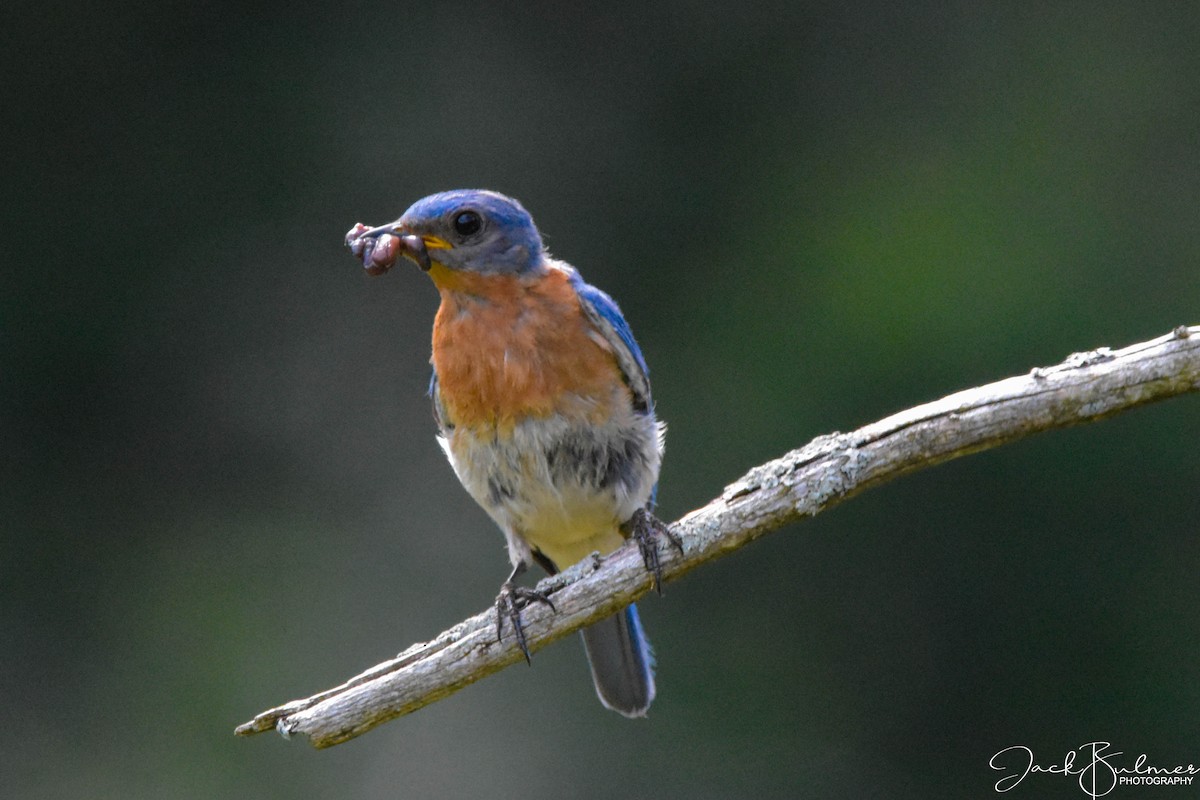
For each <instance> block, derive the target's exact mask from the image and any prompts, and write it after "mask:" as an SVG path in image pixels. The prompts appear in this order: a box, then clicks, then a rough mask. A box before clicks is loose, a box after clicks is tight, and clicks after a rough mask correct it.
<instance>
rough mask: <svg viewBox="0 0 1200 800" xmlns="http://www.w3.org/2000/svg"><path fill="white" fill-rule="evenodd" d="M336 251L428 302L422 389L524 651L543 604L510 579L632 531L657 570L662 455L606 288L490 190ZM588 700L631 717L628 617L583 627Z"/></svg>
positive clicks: (639, 363)
mask: <svg viewBox="0 0 1200 800" xmlns="http://www.w3.org/2000/svg"><path fill="white" fill-rule="evenodd" d="M346 242H347V244H348V245H349V246H350V248H351V250H352V251H353V252H354V254H355V255H356V256H358V257H359V258H361V259H362V261H363V265H364V266H365V267H366V268H367V271H368V272H370V273H371V274H380V273H382V272H385V271H386V270H387V269H388V268H389V267H391V266H392V265H393V264H394V263H395V261H396V259H397V257H398V256H400V255H403V256H406V257H407V258H409V259H410V260H412V261H414V262H416V263H417V264H418V265H419V266H420V267H421V268H422V269H423V270H425V271H426V272H428V273H429V276H430V277H431V278H432V279H433V282H434V284H435V286H436V287H437V289H438V292H439V294H440V295H441V307H440V308H439V309H438V312H437V317H436V318H435V320H434V323H433V358H432V362H433V379H432V381H431V382H430V394H431V396H432V398H433V408H434V417H435V419H436V421H437V425H438V429H439V431H440V435H439V442H440V443H441V446H442V449H443V450H445V452H446V455H447V456H448V457H449V459H450V464H451V465H452V466H453V467H454V472H455V474H456V475H457V476H458V479H459V480H460V481H461V482H462V484H463V486H464V487H465V488H466V490H467V491H468V492H469V493H470V494H471V496H472V497H473V498H475V501H476V502H478V503H479V504H480V505H481V506H483V508H484V510H486V511H487V513H488V514H489V515H490V516H491V518H492V519H493V520H495V522H496V524H497V525H499V526H500V529H501V530H503V531H504V535H505V538H506V539H507V541H508V554H509V558H510V560H511V561H512V565H513V569H512V574H511V575H509V577H508V579H507V580H506V581H505V582H504V584H503V586H502V587H501V590H500V594H499V596H498V597H497V598H496V612H497V634H498V635H500V634H501V633H502V630H503V623H504V620H505V619H506V618H507V619H509V620H510V622H511V624H512V626H513V629H514V633H515V634H516V636H517V639H518V642H519V644H520V645H521V648H522V650H523V651H525V656H526V658H528V657H529V653H528V649H527V647H526V646H525V637H524V633H523V631H522V629H521V620H520V610H521V608H523V607H525V606H526V605H528V604H529V603H530V602H533V601H540V602H545V603H549V602H550V601H549V600H548V598H546V597H545V596H544V595H542V594H540V593H538V592H536V591H535V590H532V589H528V588H523V587H520V586H518V585H516V582H515V581H516V579H517V578H518V577H519V576H520V575H521V574H522V573H523V572H525V570H526V569H528V568H529V565H530V563H531V562H537V563H538V564H539V565H541V566H542V567H543V568H545V569H546V570H547V571H548V572H550V573H554V572H557V571H559V570H561V569H563V568H565V567H568V566H570V565H572V564H574V563H576V562H578V561H580V560H581V559H584V558H587V557H588V556H589V555H590V554H591V553H593V552H595V551H599V552H600V553H609V552H611V551H613V550H615V549H617V548H618V547H620V546H621V544H622V543H623V542H624V541H625V539H626V538H629V537H631V536H632V537H635V538H636V539H637V540H638V543H639V546H640V547H641V552H642V557H643V559H644V560H645V562H646V565H647V567H648V568H650V569H651V570H653V571H654V573H655V584H656V586H657V585H658V583H659V581H660V579H661V575H660V570H659V567H658V551H657V546H656V543H655V538H654V535H655V534H656V533H663V534H665V535H667V536H668V537H669V538H670V539H671V541H673V542H674V543H675V544H676V545H678V541H677V540H676V539H675V537H674V536H673V535H671V534H670V533H669V532H668V531H667V530H666V528H665V526H663V525H662V523H660V522H658V521H657V520H655V519H654V517H653V516H652V515H651V514H650V506H651V505H652V504H653V500H654V495H655V489H656V484H657V482H658V471H659V466H660V464H661V462H662V454H663V433H664V426H663V424H662V423H660V422H659V421H658V420H657V419H656V418H655V415H654V404H653V402H652V400H651V397H650V382H649V380H648V378H647V374H646V373H647V370H646V362H645V360H644V359H643V357H642V352H641V350H640V349H639V348H638V345H637V342H635V341H634V338H633V333H632V332H631V331H630V329H629V324H628V323H627V322H626V321H625V318H624V317H623V316H621V311H620V309H618V308H617V305H616V303H615V302H613V300H612V298H611V297H609V296H608V295H607V294H605V293H604V292H602V291H601V290H599V289H597V288H596V287H594V286H590V285H589V284H587V283H585V282H584V281H583V278H581V277H580V275H579V273H578V272H577V271H576V270H575V269H574V268H573V267H571V266H570V265H569V264H566V263H564V262H562V261H558V260H556V259H554V258H552V257H551V256H550V254H549V253H548V252H547V251H546V248H545V247H544V246H543V244H542V238H541V235H540V234H539V233H538V230H537V227H536V226H535V225H534V223H533V220H532V218H530V216H529V213H528V212H526V211H525V209H524V208H523V207H522V206H521V204H520V203H518V202H517V201H516V200H514V199H512V198H510V197H506V196H504V195H502V194H498V193H496V192H489V191H476V190H459V191H452V192H443V193H441V194H435V195H431V196H430V197H426V198H424V199H423V200H419V201H417V202H416V203H414V204H413V205H412V207H410V208H409V209H408V210H407V211H405V212H404V215H403V216H401V217H400V219H398V220H396V222H394V223H392V224H390V225H384V226H382V227H378V228H367V227H366V226H365V225H362V224H358V225H355V227H354V228H353V229H352V230H351V231H350V232H349V233H348V234H347V236H346ZM583 641H584V645H585V647H586V650H587V656H588V661H589V662H590V664H591V669H592V678H593V680H594V681H595V684H596V691H597V693H598V694H599V695H600V701H601V702H602V703H603V704H604V705H605V706H606V707H608V708H611V709H613V710H614V711H618V712H620V713H621V714H624V715H626V716H629V717H639V716H644V715H645V713H646V710H647V709H648V708H649V707H650V702H651V701H652V700H653V699H654V673H653V657H652V655H651V652H650V646H649V643H648V642H647V640H646V637H645V635H644V634H643V632H642V626H641V623H640V622H639V621H638V614H637V609H636V608H635V607H634V606H633V605H630V606H629V607H627V608H626V609H625V610H623V611H621V612H618V613H617V614H615V615H613V616H611V617H608V618H607V619H604V620H601V621H600V622H597V623H595V624H593V625H592V626H590V627H588V628H586V629H585V630H584V631H583Z"/></svg>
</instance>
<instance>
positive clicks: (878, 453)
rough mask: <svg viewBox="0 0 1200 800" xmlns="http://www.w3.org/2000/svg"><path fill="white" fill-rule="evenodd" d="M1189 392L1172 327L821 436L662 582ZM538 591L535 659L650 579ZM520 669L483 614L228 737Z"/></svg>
mask: <svg viewBox="0 0 1200 800" xmlns="http://www.w3.org/2000/svg"><path fill="white" fill-rule="evenodd" d="M1197 390H1200V326H1193V327H1190V328H1189V327H1185V326H1180V327H1179V328H1176V329H1175V330H1174V331H1173V332H1172V333H1170V334H1168V335H1166V336H1162V337H1159V338H1157V339H1154V340H1152V341H1149V342H1142V343H1140V344H1135V345H1131V346H1129V347H1126V348H1124V349H1121V350H1109V349H1108V348H1100V349H1098V350H1093V351H1091V352H1086V353H1076V354H1074V355H1072V356H1070V357H1068V358H1067V359H1066V360H1065V361H1064V362H1063V363H1061V364H1058V365H1057V366H1053V367H1045V368H1037V369H1034V370H1032V371H1031V372H1030V373H1029V374H1027V375H1019V376H1016V377H1012V378H1007V379H1005V380H1002V381H997V382H996V383H991V384H988V385H986V386H980V387H977V388H974V389H967V390H966V391H962V392H958V393H956V394H952V395H949V396H948V397H944V398H942V399H941V400H937V401H934V402H932V403H926V404H925V405H921V406H917V407H916V408H912V409H909V410H907V411H902V412H900V413H898V414H893V415H892V416H890V417H888V418H886V419H883V420H880V421H879V422H875V423H873V424H871V425H867V426H865V427H863V428H859V429H858V430H856V431H853V432H851V433H833V434H829V435H827V436H821V437H818V438H817V439H814V440H813V441H812V442H810V443H809V444H807V445H805V446H804V447H802V448H800V449H799V450H794V451H792V452H790V453H788V454H787V455H785V456H783V457H782V458H779V459H776V460H775V461H771V462H769V463H766V464H763V465H761V466H759V467H755V468H754V469H752V470H750V471H749V472H748V473H746V475H744V476H743V477H742V478H740V479H739V480H737V481H736V482H735V483H733V484H731V485H729V486H727V487H726V488H725V491H724V492H723V493H722V494H721V496H720V497H718V498H716V499H715V500H713V501H712V502H711V503H709V504H708V505H706V506H704V507H703V508H700V509H697V510H695V511H692V512H691V513H689V514H687V515H686V516H684V517H683V518H682V519H680V520H678V521H677V522H675V523H673V524H672V526H671V527H672V530H673V531H674V532H675V533H676V534H678V535H679V536H680V538H681V539H682V541H683V545H684V546H683V553H680V552H679V551H678V550H676V549H675V548H673V547H671V546H668V545H666V543H664V544H663V546H662V547H661V551H662V559H663V575H664V579H665V580H671V579H674V578H678V577H679V576H680V575H682V574H683V573H685V572H688V571H689V570H692V569H694V568H696V567H698V566H700V565H701V564H703V563H705V562H707V561H711V560H712V559H715V558H718V557H720V556H722V555H724V554H726V553H729V552H731V551H733V550H736V549H738V548H739V547H742V546H744V545H746V544H748V543H749V542H751V541H753V540H754V539H757V538H758V537H760V536H762V535H764V534H766V533H769V532H771V531H773V530H776V529H778V528H780V527H782V526H784V525H786V524H788V523H790V522H794V521H796V520H799V519H801V518H803V517H811V516H814V515H816V514H817V513H819V512H821V511H823V510H825V509H827V508H831V507H833V506H835V505H837V504H838V503H840V502H841V501H843V500H845V499H846V498H848V497H851V496H853V495H855V494H857V493H858V492H861V491H863V490H864V489H867V488H870V487H872V486H876V485H878V484H881V483H884V482H886V481H889V480H892V479H893V478H896V477H898V476H900V475H903V474H905V473H908V472H912V471H914V470H917V469H922V468H925V467H929V466H932V465H934V464H938V463H940V462H942V461H946V460H948V459H951V458H956V457H958V456H962V455H967V454H969V453H974V452H977V451H979V450H984V449H987V448H990V447H995V446H997V445H1000V444H1004V443H1005V442H1010V441H1015V440H1017V439H1021V438H1023V437H1025V436H1028V435H1030V434H1033V433H1037V432H1039V431H1047V430H1053V429H1055V428H1063V427H1066V426H1068V425H1076V424H1079V423H1084V422H1094V421H1096V420H1099V419H1103V418H1105V417H1108V416H1111V415H1113V414H1117V413H1120V412H1122V411H1127V410H1129V409H1131V408H1135V407H1137V406H1140V405H1143V404H1145V403H1150V402H1153V401H1156V400H1162V399H1165V398H1167V397H1173V396H1175V395H1179V394H1184V393H1186V392H1193V391H1197ZM539 586H540V588H541V589H543V590H545V591H547V592H549V593H550V595H551V597H552V598H553V600H554V604H555V606H556V608H557V611H556V612H555V611H551V610H549V609H548V608H546V607H544V606H543V605H541V604H534V605H533V606H531V607H529V608H527V609H526V610H525V612H524V620H525V623H526V628H527V634H528V639H529V647H530V649H531V650H535V651H536V650H539V649H541V648H542V647H544V646H546V645H547V644H549V643H551V642H553V641H555V640H557V639H560V638H562V637H564V636H566V635H568V634H570V633H572V632H574V631H576V630H579V629H580V628H582V627H583V626H585V625H587V624H588V623H590V622H593V621H595V620H597V619H600V618H601V617H603V616H606V615H608V614H610V613H612V612H613V611H615V610H617V609H619V608H621V607H623V606H625V605H626V604H627V603H630V602H632V601H634V600H637V599H638V598H639V597H641V596H642V595H644V594H646V593H647V592H648V591H650V589H651V578H650V575H649V574H648V573H647V571H646V568H645V567H644V566H643V564H642V559H641V556H640V555H639V553H638V550H637V548H636V547H635V546H633V545H632V543H631V544H630V545H628V546H626V547H623V548H621V549H620V550H618V551H617V552H615V553H613V554H612V555H609V556H606V557H604V558H600V557H599V556H597V557H595V558H593V559H592V560H591V561H584V562H583V563H581V564H577V565H575V566H574V567H572V568H571V569H569V570H567V571H566V572H564V573H562V574H560V575H556V576H554V577H552V578H547V579H546V580H544V581H542V583H541V584H539ZM521 660H522V656H521V653H520V651H519V650H518V649H517V646H516V644H515V642H514V641H513V637H512V636H511V635H510V636H506V637H505V638H504V641H502V642H497V641H496V624H495V615H494V612H493V611H492V610H487V611H484V612H482V613H480V614H477V615H476V616H474V617H471V618H470V619H467V620H464V621H463V622H460V623H459V624H457V625H455V626H454V627H453V628H451V629H450V630H448V631H446V632H444V633H443V634H441V635H440V636H438V637H437V638H436V639H434V640H433V641H431V642H425V643H420V644H415V645H413V646H412V647H410V648H408V649H407V650H405V651H404V652H403V653H401V654H400V655H398V656H397V657H396V658H394V659H392V660H390V661H386V662H384V663H382V664H379V665H377V666H375V667H372V668H371V669H369V670H367V671H366V672H363V673H362V674H360V675H357V676H355V677H353V678H351V679H350V680H348V681H347V682H346V683H344V684H342V685H341V686H336V687H334V688H332V689H329V690H327V691H324V692H321V693H320V694H316V695H314V696H312V697H309V698H306V699H303V700H293V701H292V702H290V703H286V704H284V705H282V706H279V707H277V708H272V709H270V710H268V711H264V712H262V713H261V714H259V715H258V716H256V717H255V718H254V719H253V720H251V721H249V722H247V723H245V724H243V725H240V726H238V728H237V730H236V733H238V734H240V735H250V734H254V733H261V732H263V731H268V730H270V729H272V728H275V729H276V730H278V731H279V732H280V733H281V734H283V735H284V736H285V737H287V736H291V735H292V734H303V735H305V736H307V737H308V739H309V742H310V743H311V744H313V745H314V746H315V747H329V746H331V745H335V744H339V743H341V742H344V741H346V740H348V739H352V738H354V737H355V736H358V735H359V734H361V733H365V732H366V731H369V730H370V729H371V728H374V727H375V726H376V725H379V724H381V723H383V722H386V721H388V720H391V719H394V718H396V717H399V716H402V715H404V714H408V713H410V712H412V711H416V710H417V709H419V708H421V707H423V706H426V705H428V704H429V703H432V702H434V701H435V700H439V699H441V698H443V697H446V696H447V695H449V694H452V693H453V692H456V691H458V690H459V689H461V688H463V687H464V686H466V685H468V684H470V683H474V682H475V681H477V680H479V679H480V678H484V677H486V676H488V675H490V674H492V673H493V672H496V671H498V670H501V669H503V668H504V667H507V666H509V665H510V664H515V663H517V662H518V661H521Z"/></svg>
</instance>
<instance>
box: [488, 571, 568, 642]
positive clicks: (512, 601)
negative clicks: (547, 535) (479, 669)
mask: <svg viewBox="0 0 1200 800" xmlns="http://www.w3.org/2000/svg"><path fill="white" fill-rule="evenodd" d="M527 569H529V564H528V562H526V561H518V562H517V565H516V566H515V567H513V571H512V574H511V575H509V576H508V580H506V581H505V582H504V583H503V585H501V586H500V594H498V595H496V641H498V642H500V641H504V620H505V618H507V619H508V621H509V622H510V623H512V627H513V633H515V634H516V636H517V645H518V646H519V647H520V648H521V652H522V653H523V654H524V655H525V663H527V664H532V663H533V662H532V661H530V659H529V645H527V644H526V643H525V628H524V627H523V626H522V625H521V609H523V608H525V607H526V606H528V605H529V604H530V603H545V604H546V605H548V606H550V610H551V611H557V610H558V609H556V608H555V607H554V603H552V602H550V598H549V597H547V596H546V593H545V592H539V591H538V590H537V589H528V588H526V587H524V586H518V585H517V583H516V581H517V578H519V577H521V576H522V575H523V574H524V573H525V570H527Z"/></svg>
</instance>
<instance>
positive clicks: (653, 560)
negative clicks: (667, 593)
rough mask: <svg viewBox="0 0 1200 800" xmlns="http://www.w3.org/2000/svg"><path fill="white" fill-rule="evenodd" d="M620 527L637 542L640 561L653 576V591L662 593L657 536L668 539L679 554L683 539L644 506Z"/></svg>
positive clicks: (681, 551) (660, 562)
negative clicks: (640, 556) (640, 555)
mask: <svg viewBox="0 0 1200 800" xmlns="http://www.w3.org/2000/svg"><path fill="white" fill-rule="evenodd" d="M621 527H622V529H623V530H624V532H625V534H626V535H627V536H629V537H630V538H632V539H633V540H634V541H636V542H637V546H638V551H639V552H640V553H641V554H642V563H644V564H645V565H646V569H647V570H648V571H649V572H650V574H651V575H653V576H654V591H656V592H658V593H659V594H662V560H661V558H660V557H659V554H658V538H659V537H660V536H661V537H663V538H665V539H666V540H667V541H669V542H670V543H671V544H672V545H674V546H675V549H676V550H678V551H679V554H680V555H683V540H682V539H680V538H679V535H678V534H676V533H675V532H674V531H672V530H671V528H670V526H668V525H667V523H665V522H663V521H662V520H660V519H659V518H658V517H656V516H654V515H653V514H651V513H650V512H649V511H647V510H646V509H644V508H639V509H638V510H637V511H635V512H633V516H632V517H630V518H629V521H628V522H626V523H625V524H624V525H622V526H621Z"/></svg>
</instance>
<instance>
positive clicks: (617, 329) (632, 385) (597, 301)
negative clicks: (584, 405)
mask: <svg viewBox="0 0 1200 800" xmlns="http://www.w3.org/2000/svg"><path fill="white" fill-rule="evenodd" d="M571 282H572V283H573V284H574V286H575V291H576V292H577V293H578V294H579V300H580V304H581V305H582V307H583V311H584V313H585V314H587V316H588V319H590V320H591V322H592V324H593V325H595V326H596V328H597V330H599V331H600V334H601V335H602V336H603V337H604V339H605V341H607V342H608V344H609V345H610V346H611V347H612V349H613V352H614V353H616V355H617V363H618V364H620V366H621V372H622V373H623V374H624V376H625V383H626V384H628V385H629V389H630V391H632V392H633V399H634V404H635V406H637V407H639V408H640V409H641V410H643V411H650V410H651V409H653V407H654V404H653V403H652V402H651V399H650V378H649V374H648V373H649V370H648V369H647V368H646V359H645V358H643V357H642V349H641V348H640V347H638V344H637V341H636V340H635V339H634V338H633V331H632V330H630V328H629V323H628V322H626V321H625V317H624V316H622V315H621V309H620V308H618V307H617V304H616V301H614V300H613V299H612V298H611V297H609V296H608V295H607V294H605V293H604V292H603V291H601V290H600V289H597V288H596V287H595V286H592V285H591V284H589V283H585V282H584V280H583V278H581V277H580V276H579V273H578V272H575V273H574V274H573V275H572V277H571Z"/></svg>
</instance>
